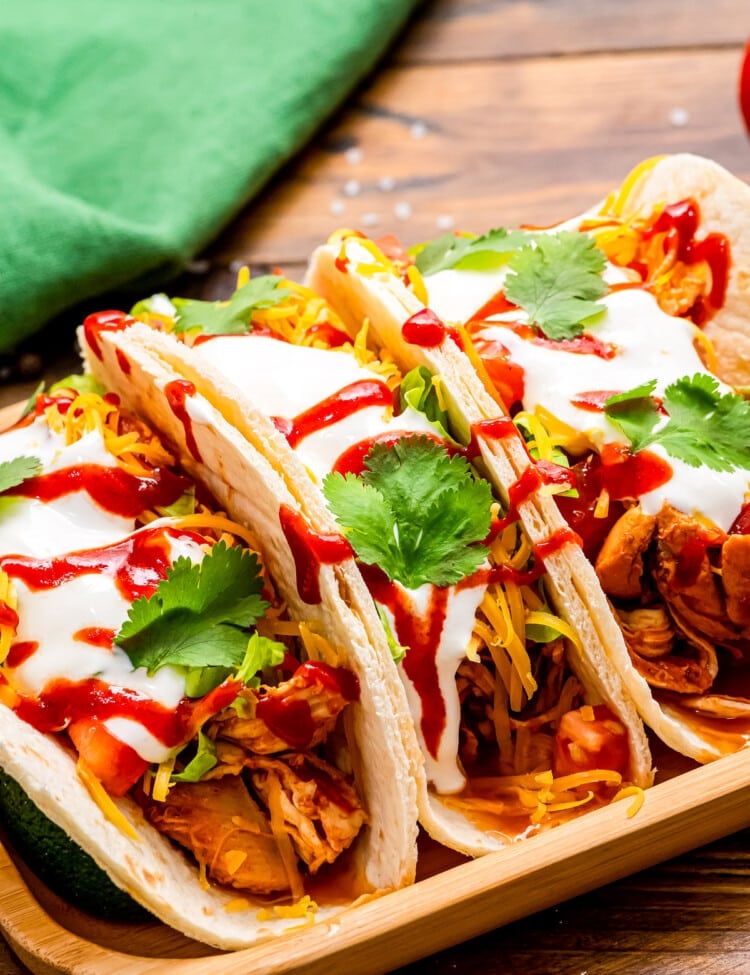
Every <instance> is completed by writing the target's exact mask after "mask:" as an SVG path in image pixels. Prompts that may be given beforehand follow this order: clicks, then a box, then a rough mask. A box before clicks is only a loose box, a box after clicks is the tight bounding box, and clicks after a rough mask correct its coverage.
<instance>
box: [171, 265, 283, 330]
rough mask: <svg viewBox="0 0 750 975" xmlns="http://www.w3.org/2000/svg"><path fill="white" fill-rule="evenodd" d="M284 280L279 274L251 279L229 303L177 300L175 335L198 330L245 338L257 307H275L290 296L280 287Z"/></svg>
mask: <svg viewBox="0 0 750 975" xmlns="http://www.w3.org/2000/svg"><path fill="white" fill-rule="evenodd" d="M282 280H283V279H282V278H281V277H279V275H277V274H264V275H261V276H260V277H257V278H251V279H250V280H249V281H248V282H247V284H245V285H243V286H242V287H241V288H238V289H237V291H235V293H234V294H233V295H232V297H231V298H230V299H229V301H197V300H193V299H191V298H174V299H173V301H172V304H173V305H174V307H175V309H176V312H177V314H176V316H175V324H174V330H175V332H187V331H189V330H190V329H192V328H199V329H200V330H201V331H202V332H203V333H204V334H205V335H242V334H244V333H245V332H249V331H250V328H251V323H250V319H251V318H252V314H253V311H255V309H256V308H272V307H273V306H274V305H278V304H279V302H281V301H283V300H284V298H286V297H288V296H289V294H290V291H289V289H288V288H280V287H279V283H280V282H281V281H282Z"/></svg>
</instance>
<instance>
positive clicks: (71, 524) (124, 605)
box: [0, 416, 203, 762]
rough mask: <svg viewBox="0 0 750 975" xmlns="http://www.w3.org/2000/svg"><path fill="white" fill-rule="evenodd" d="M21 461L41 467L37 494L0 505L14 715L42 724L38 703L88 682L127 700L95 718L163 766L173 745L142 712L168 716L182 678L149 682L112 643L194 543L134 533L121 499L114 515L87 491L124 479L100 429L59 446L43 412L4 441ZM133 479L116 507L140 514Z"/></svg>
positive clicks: (176, 535)
mask: <svg viewBox="0 0 750 975" xmlns="http://www.w3.org/2000/svg"><path fill="white" fill-rule="evenodd" d="M19 456H32V457H36V458H38V459H39V460H40V461H41V463H42V473H41V475H39V477H38V478H36V479H34V480H35V481H37V482H38V484H37V489H36V490H37V493H39V494H41V495H42V497H40V498H37V497H25V496H22V495H21V496H12V495H6V496H3V497H1V498H0V553H2V555H1V556H0V567H1V568H3V569H4V571H5V572H6V573H7V574H8V575H9V576H10V578H11V579H12V581H13V584H14V588H15V591H16V595H17V599H18V608H17V616H18V625H17V632H16V637H15V640H14V643H13V645H12V646H11V650H10V653H9V655H8V660H7V662H6V666H5V668H4V672H5V674H6V676H7V677H8V679H9V680H10V682H11V684H12V686H13V687H14V688H15V689H16V690H17V691H18V692H19V693H20V694H21V695H22V696H23V697H24V698H25V699H26V705H25V707H24V708H22V711H21V713H22V714H24V715H25V716H26V718H27V719H29V720H32V721H41V722H42V723H44V721H45V720H47V719H46V718H45V717H44V713H45V709H46V710H47V711H49V707H48V706H47V705H45V703H44V702H45V696H49V695H53V694H54V693H55V688H57V689H58V690H59V689H60V688H62V687H63V685H64V686H70V688H71V691H70V692H69V694H68V696H69V697H70V699H71V700H72V696H73V695H74V694H78V690H79V689H81V688H84V687H86V686H87V685H88V684H89V682H91V681H95V682H96V683H97V687H101V688H104V689H105V691H106V689H107V688H111V689H112V693H115V694H119V695H121V696H122V697H123V700H124V701H126V702H127V705H128V709H129V711H128V714H127V715H126V714H124V713H123V714H121V715H120V716H118V717H113V718H109V719H107V720H105V721H104V722H103V724H104V725H105V727H106V728H107V730H108V731H109V732H110V734H112V735H113V737H115V738H117V739H118V740H120V741H122V742H124V743H125V744H127V745H129V746H130V747H131V748H133V749H134V750H135V751H136V752H137V753H138V754H139V755H140V756H141V757H142V758H143V759H145V760H146V761H149V762H151V761H163V760H164V759H165V758H166V757H167V756H168V755H169V754H170V752H171V751H172V750H173V749H174V747H175V742H174V741H170V742H166V741H164V740H161V739H160V738H159V737H158V736H157V735H156V734H155V733H154V731H153V730H149V728H148V727H146V725H145V724H144V720H145V716H146V713H147V712H148V713H151V712H154V713H155V709H156V711H158V712H163V713H164V714H166V713H167V712H168V711H172V710H174V709H175V708H176V707H177V705H178V704H179V702H180V701H181V700H182V699H183V698H184V696H185V678H184V674H183V672H182V671H181V670H179V669H178V668H172V667H163V668H161V669H160V670H158V671H157V672H156V673H155V674H154V675H153V676H149V675H148V673H147V672H146V670H145V669H144V668H134V667H133V665H132V663H131V661H130V659H129V657H128V656H127V654H126V653H125V652H124V651H123V650H122V649H120V648H119V647H117V646H112V637H113V636H114V634H115V633H116V632H117V631H118V630H119V629H120V627H121V625H122V623H123V622H124V621H125V619H126V617H127V615H128V611H129V608H130V604H131V602H132V601H133V599H135V598H137V596H140V595H150V594H151V593H152V592H153V591H154V589H155V588H156V586H157V585H158V583H159V580H160V579H162V578H163V577H164V575H165V572H166V568H167V567H168V566H169V565H171V563H172V562H173V561H174V560H175V559H176V558H178V557H179V556H181V555H184V556H186V557H188V558H190V559H191V560H193V561H199V560H200V559H201V558H202V557H203V552H202V549H201V547H200V544H199V541H200V540H199V539H198V538H197V536H194V535H193V534H192V533H188V532H180V531H175V530H174V529H169V528H154V529H151V528H146V529H141V530H140V531H136V532H134V527H135V520H134V515H133V513H132V512H130V514H129V515H127V516H126V515H124V514H122V513H121V509H122V507H123V502H124V501H125V500H127V499H126V498H125V495H124V494H123V495H121V496H119V497H118V499H117V500H116V502H113V505H114V507H115V509H116V510H114V511H113V510H109V509H108V508H107V507H105V506H103V505H102V504H99V503H97V501H95V500H94V498H93V497H92V492H91V491H90V490H87V488H86V484H87V483H88V485H89V487H90V486H91V483H92V482H94V481H97V479H102V478H104V479H106V478H107V477H109V476H112V475H114V476H117V474H118V473H119V472H121V469H120V468H119V466H118V464H117V462H116V459H115V457H114V456H113V455H112V454H110V453H109V451H107V449H106V447H105V444H104V442H103V439H102V437H101V434H99V433H98V432H97V431H93V432H91V433H87V434H86V435H84V436H83V437H82V438H81V439H80V440H78V441H77V442H75V443H73V444H70V445H67V444H66V443H65V438H64V435H63V434H61V433H56V432H55V431H53V430H52V429H51V428H50V427H49V425H48V423H47V421H46V419H45V417H43V416H39V417H37V418H36V419H34V420H33V421H32V422H31V423H29V424H27V425H25V426H19V427H16V428H13V429H11V430H9V431H7V432H5V433H3V434H2V435H0V461H4V460H12V459H14V458H16V457H19ZM69 471H82V472H84V474H85V475H86V476H82V477H80V478H76V477H67V476H66V477H65V485H64V487H65V488H66V490H65V491H60V490H59V489H60V485H59V484H57V480H59V478H58V476H57V475H58V474H60V473H63V474H65V473H66V472H69ZM170 477H172V478H173V482H174V483H171V486H170V488H169V490H170V491H171V493H172V494H175V492H176V494H177V495H179V494H180V493H181V491H182V490H183V487H184V485H183V484H182V482H181V479H178V478H175V477H174V476H173V475H170ZM50 478H51V479H53V480H55V484H56V486H55V489H54V490H53V491H52V492H51V494H52V497H51V499H49V500H44V496H45V493H48V492H47V491H46V489H45V488H44V485H45V484H46V485H47V487H49V479H50ZM137 480H138V479H137V478H133V483H128V484H125V483H124V482H123V485H122V489H123V491H125V492H126V493H127V490H128V489H129V490H130V491H131V493H132V498H130V501H129V502H128V503H127V504H125V505H124V507H126V508H127V507H132V508H133V510H135V509H139V510H138V513H140V509H142V508H144V507H145V503H143V504H140V505H139V503H138V496H139V490H138V485H137V484H136V483H135V481H137ZM29 483H33V482H26V488H27V489H28V484H29ZM23 487H24V486H23V485H22V488H23ZM171 500H174V498H172V499H171ZM78 696H79V697H80V695H78ZM58 697H60V694H58ZM65 699H66V694H62V697H61V702H62V703H61V702H59V701H56V702H55V704H54V706H53V710H54V711H55V715H56V716H57V717H58V718H59V717H60V716H63V724H64V720H65V719H64V715H65V708H64V703H65ZM101 699H102V696H101V693H98V696H97V695H93V696H92V697H91V702H90V707H91V708H92V709H93V710H92V711H91V712H90V716H95V715H96V701H97V700H100V701H101ZM51 701H52V698H50V702H49V706H52V704H51ZM34 702H36V703H34ZM139 702H140V703H139ZM32 704H33V706H32ZM123 708H125V704H123ZM139 710H140V711H141V712H142V715H141V717H142V718H143V720H139ZM162 723H163V720H162ZM151 724H152V725H153V722H151ZM45 730H47V729H45Z"/></svg>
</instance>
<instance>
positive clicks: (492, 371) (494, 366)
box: [473, 335, 524, 410]
mask: <svg viewBox="0 0 750 975" xmlns="http://www.w3.org/2000/svg"><path fill="white" fill-rule="evenodd" d="M473 341H474V348H475V349H476V350H477V352H478V353H479V357H480V358H481V360H482V362H483V364H484V368H485V369H486V370H487V375H488V376H489V377H490V379H491V380H492V384H493V386H494V387H495V389H496V390H497V392H498V393H499V395H500V399H502V401H503V403H504V404H505V408H506V409H508V410H510V409H511V407H512V406H513V405H514V404H515V403H522V402H523V394H524V379H523V367H522V366H519V365H518V363H516V362H513V360H512V359H511V357H510V352H509V351H508V348H507V347H506V346H505V345H503V343H502V342H498V341H497V339H483V338H482V337H481V335H479V336H476V337H475V338H474V340H473Z"/></svg>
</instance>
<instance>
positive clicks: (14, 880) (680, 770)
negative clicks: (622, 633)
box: [0, 405, 750, 975]
mask: <svg viewBox="0 0 750 975" xmlns="http://www.w3.org/2000/svg"><path fill="white" fill-rule="evenodd" d="M21 408H22V407H21V405H15V406H13V407H7V408H5V409H2V410H0V429H2V428H3V427H4V426H6V425H8V424H9V423H11V422H13V420H14V419H15V417H17V416H18V414H19V413H20V410H21ZM655 750H656V752H657V756H656V765H657V768H658V769H659V772H658V778H659V779H661V781H659V782H658V784H657V785H655V786H653V788H651V789H649V790H647V791H646V793H645V799H644V803H643V806H642V807H641V808H640V810H638V812H637V813H636V814H635V815H632V816H631V815H629V813H630V812H631V810H632V808H633V800H632V799H630V798H628V799H624V800H621V801H619V802H617V803H614V804H613V805H610V806H608V807H605V808H602V809H598V810H595V811H593V812H590V813H586V814H584V815H582V816H580V817H579V818H578V819H575V820H572V821H570V822H568V823H565V824H563V825H561V826H559V827H557V828H554V829H551V830H549V831H548V832H545V833H542V834H540V835H539V836H533V837H531V838H529V839H527V840H524V841H522V842H518V843H515V844H513V845H512V846H510V847H508V848H507V849H505V850H503V851H501V852H499V853H493V854H490V855H488V856H486V857H483V858H482V859H479V860H474V861H468V860H465V858H463V857H461V856H459V855H458V854H456V853H453V852H451V851H450V850H447V849H445V848H443V847H440V846H438V845H437V844H434V843H432V842H431V841H429V840H423V841H422V842H421V848H420V858H419V871H418V879H417V883H416V884H414V885H413V886H412V887H408V888H405V889H403V890H398V891H394V892H392V893H389V894H386V895H384V896H383V897H381V898H379V899H377V900H374V901H370V902H368V903H364V904H361V905H359V906H357V907H353V908H350V909H348V910H346V911H344V912H343V913H342V914H341V915H339V916H338V917H337V918H335V919H333V920H330V921H326V922H321V923H318V924H315V925H312V926H310V927H306V928H302V929H300V928H299V927H298V928H297V930H293V931H289V932H288V933H287V934H285V935H282V936H281V937H279V938H275V939H274V940H271V941H267V942H265V943H262V944H260V945H258V946H256V947H253V948H248V949H245V950H243V951H237V952H219V951H216V950H214V949H212V948H210V947H207V946H206V945H202V944H199V943H197V942H195V941H191V940H190V939H188V938H185V937H183V936H182V935H180V934H179V933H178V932H176V931H173V930H172V929H171V928H168V927H166V926H165V925H163V924H161V923H159V922H157V921H154V922H153V923H150V924H123V923H115V922H107V921H100V920H97V919H95V918H92V917H90V916H88V915H86V914H84V913H82V912H81V911H78V910H76V909H75V908H72V907H70V905H68V904H66V903H65V902H64V901H62V900H61V899H60V898H59V897H57V896H56V895H54V894H53V893H52V892H51V891H49V889H48V888H47V887H45V886H44V885H43V884H42V883H41V882H40V881H39V880H38V878H36V877H35V876H34V875H33V874H31V872H30V871H29V870H28V869H27V868H26V867H25V866H24V864H23V863H22V862H21V861H20V860H19V858H18V857H16V855H15V853H14V851H13V850H12V848H11V846H10V845H9V844H8V843H7V842H6V843H5V845H3V843H2V842H0V930H2V933H3V934H4V935H5V938H6V940H7V941H8V943H9V945H10V947H11V948H12V949H13V951H14V952H15V953H16V955H17V956H18V958H19V959H20V960H21V961H22V962H23V963H24V964H25V965H26V966H27V967H28V968H29V969H30V970H31V971H32V972H33V973H35V975H52V973H57V972H65V973H70V975H152V973H153V975H282V973H284V975H293V973H305V975H330V973H331V972H332V971H352V972H357V973H358V975H376V973H381V972H387V971H390V970H391V969H394V968H397V967H399V966H401V965H405V964H408V963H409V962H412V961H416V960H417V959H419V958H423V957H425V956H427V955H430V954H433V953H434V952H436V951H439V950H441V949H443V948H447V947H449V946H451V945H454V944H457V943H459V942H461V941H465V940H467V939H469V938H472V937H475V936H476V935H479V934H482V933H484V932H485V931H489V930H492V929H493V928H496V927H499V926H500V925H503V924H507V923H509V922H511V921H515V920H517V919H518V918H521V917H524V916H526V915H528V914H532V913H534V912H536V911H539V910H542V909H544V908H547V907H551V906H552V905H554V904H558V903H560V902H561V901H564V900H566V899H568V898H570V897H575V896H577V895H579V894H582V893H585V892H586V891H589V890H592V889H594V888H596V887H598V886H601V885H603V884H606V883H609V882H611V881H614V880H617V879H619V878H621V877H624V876H627V875H628V874H631V873H636V872H637V871H639V870H643V869H645V868H646V867H649V866H652V865H654V864H656V863H659V862H661V861H663V860H667V859H670V858H672V857H674V856H677V855H679V854H681V853H685V852H686V851H688V850H690V849H693V848H695V847H697V846H702V845H703V844H705V843H709V842H711V841H713V840H716V839H719V838H720V837H722V836H726V835H727V834H729V833H732V832H735V831H736V830H739V829H742V828H743V827H745V826H748V825H750V749H747V750H745V751H743V752H740V753H738V754H736V755H730V756H728V757H726V758H722V759H720V760H719V761H717V762H714V763H713V764H711V765H707V766H703V767H699V768H694V767H690V763H688V762H687V761H686V760H683V759H681V758H680V757H679V756H675V755H674V753H671V752H667V751H665V750H664V749H663V748H661V749H659V748H658V746H657V748H656V749H655ZM292 925H293V922H290V926H292Z"/></svg>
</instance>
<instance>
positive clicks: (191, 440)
mask: <svg viewBox="0 0 750 975" xmlns="http://www.w3.org/2000/svg"><path fill="white" fill-rule="evenodd" d="M164 395H165V396H166V398H167V403H169V408H170V410H171V411H172V412H173V413H174V415H175V416H176V417H177V419H178V420H179V421H180V423H181V424H182V426H183V429H184V430H185V446H186V447H187V449H188V450H189V451H190V453H191V455H192V456H193V458H194V459H195V460H197V461H198V463H201V461H202V460H203V458H202V457H201V452H200V450H199V449H198V444H197V443H196V441H195V432H194V431H193V421H192V420H191V418H190V413H189V412H188V408H187V403H186V401H187V398H188V396H195V386H194V385H193V383H191V382H189V381H188V380H187V379H174V380H173V381H172V382H170V383H167V385H166V386H165V387H164Z"/></svg>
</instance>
